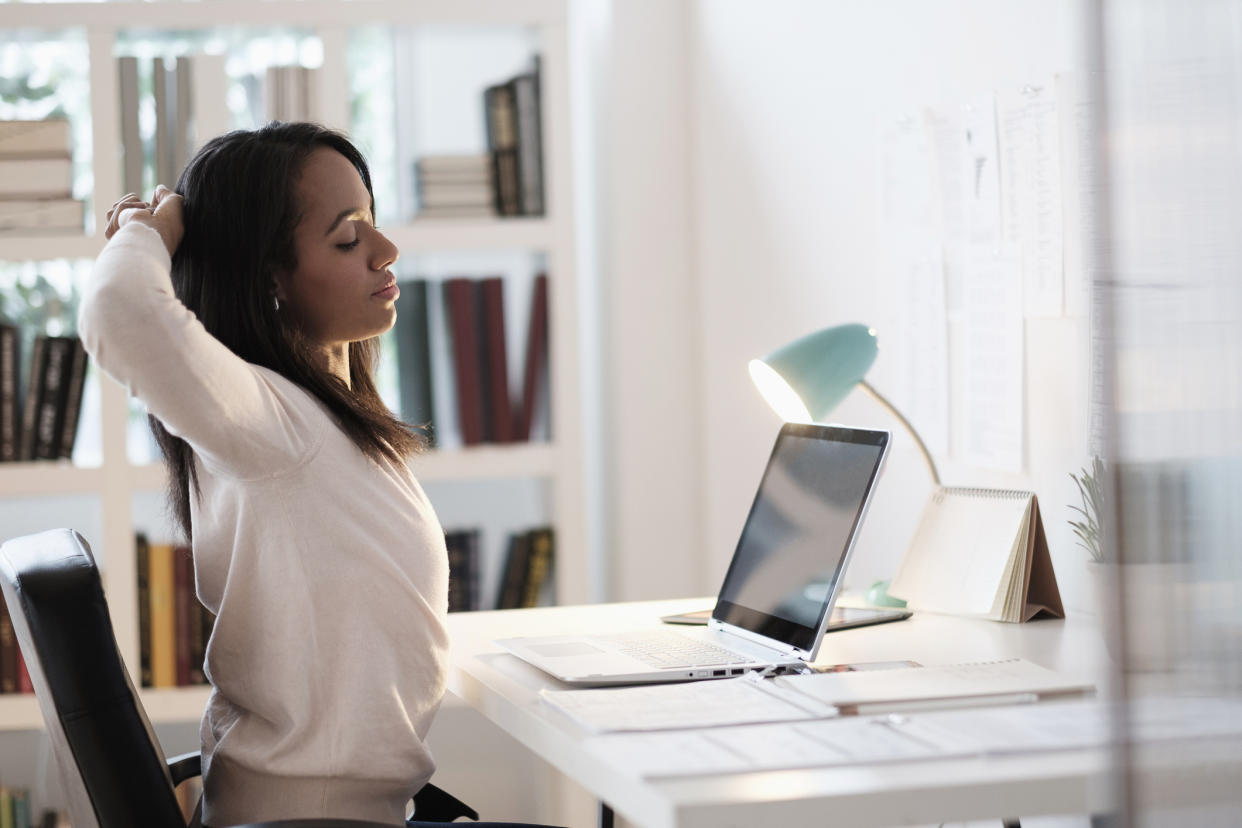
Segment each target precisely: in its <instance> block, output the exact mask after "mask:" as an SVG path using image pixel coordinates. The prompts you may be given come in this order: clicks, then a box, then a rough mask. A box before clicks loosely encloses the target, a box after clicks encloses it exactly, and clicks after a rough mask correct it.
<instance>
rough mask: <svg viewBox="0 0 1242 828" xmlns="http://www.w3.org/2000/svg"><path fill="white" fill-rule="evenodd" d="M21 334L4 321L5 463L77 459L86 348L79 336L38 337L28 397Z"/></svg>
mask: <svg viewBox="0 0 1242 828" xmlns="http://www.w3.org/2000/svg"><path fill="white" fill-rule="evenodd" d="M20 342H21V335H20V332H19V330H18V328H17V326H15V325H9V324H4V323H0V462H12V461H15V460H18V461H27V460H55V459H58V458H65V459H68V458H71V457H72V456H73V446H74V443H75V441H76V438H77V433H78V417H79V414H80V413H81V409H82V391H83V389H84V388H85V386H86V366H87V358H86V350H85V349H84V348H83V347H82V343H81V341H79V340H78V338H77V337H73V336H46V335H43V334H38V335H36V336H35V337H34V340H33V345H32V347H31V354H30V362H29V365H30V369H29V372H28V374H27V381H26V385H25V389H24V393H19V391H21V387H22V385H21V382H20V373H19V366H20V354H19V351H20Z"/></svg>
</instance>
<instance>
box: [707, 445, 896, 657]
mask: <svg viewBox="0 0 1242 828" xmlns="http://www.w3.org/2000/svg"><path fill="white" fill-rule="evenodd" d="M888 436H889V435H888V432H886V431H868V430H864V429H856V428H846V427H843V426H827V425H818V424H814V425H804V424H794V423H786V424H785V425H784V426H783V427H782V428H781V433H780V434H779V435H778V436H777V439H776V445H775V446H774V447H773V449H772V456H771V458H770V459H769V460H768V466H767V469H766V470H765V471H764V474H763V480H762V481H760V483H759V491H758V492H757V493H756V494H755V500H754V503H753V504H752V505H751V508H750V515H749V516H748V517H747V518H746V525H745V526H744V527H743V529H742V536H741V538H740V539H739V540H738V545H737V550H736V551H735V552H734V554H733V561H732V563H731V564H730V565H729V571H728V572H727V573H726V574H725V579H724V585H723V586H722V587H721V589H720V596H719V599H718V600H717V602H716V609H715V612H714V613H713V617H714V618H716V619H717V620H718V621H723V622H725V623H727V624H733V625H735V626H738V627H742V628H743V629H746V630H750V631H751V632H753V633H757V634H759V635H763V636H767V637H768V638H773V639H776V640H778V641H781V642H784V643H785V644H788V645H791V646H794V647H797V648H798V649H799V650H805V651H811V650H812V649H813V648H814V645H815V644H816V642H817V636H818V635H819V634H820V629H821V626H822V625H823V623H824V621H825V619H826V617H827V615H828V613H829V611H830V610H831V605H832V601H833V599H834V598H835V595H836V592H837V588H838V585H839V583H840V579H841V577H842V575H843V574H844V571H845V564H846V559H847V556H848V553H849V550H850V548H851V546H852V545H853V539H854V535H855V533H856V532H857V531H858V526H859V523H860V521H861V518H862V514H863V511H864V508H865V506H866V504H867V500H868V498H869V497H870V493H871V488H872V486H873V485H874V483H875V479H876V476H877V474H878V473H879V469H880V463H881V461H882V460H883V457H884V452H885V450H886V449H887V447H888Z"/></svg>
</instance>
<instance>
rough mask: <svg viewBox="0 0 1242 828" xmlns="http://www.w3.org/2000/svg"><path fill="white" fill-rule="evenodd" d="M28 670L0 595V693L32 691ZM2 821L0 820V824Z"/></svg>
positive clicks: (11, 621) (2, 597)
mask: <svg viewBox="0 0 1242 828" xmlns="http://www.w3.org/2000/svg"><path fill="white" fill-rule="evenodd" d="M33 692H34V686H33V685H32V684H31V683H30V672H29V671H28V670H27V669H26V661H25V659H24V658H22V651H21V648H20V647H18V646H17V636H16V634H15V633H14V631H13V619H12V618H10V617H9V612H8V608H7V607H6V606H5V603H4V596H3V595H0V693H33ZM3 824H4V823H2V822H0V825H3Z"/></svg>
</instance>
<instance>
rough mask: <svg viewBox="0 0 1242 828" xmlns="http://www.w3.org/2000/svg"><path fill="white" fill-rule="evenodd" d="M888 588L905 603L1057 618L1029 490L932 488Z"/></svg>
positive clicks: (1057, 602)
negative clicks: (916, 527) (933, 489)
mask: <svg viewBox="0 0 1242 828" xmlns="http://www.w3.org/2000/svg"><path fill="white" fill-rule="evenodd" d="M888 594H889V595H892V596H894V597H897V598H902V599H904V600H905V601H906V606H907V607H909V608H910V609H914V610H921V611H926V612H940V613H946V614H950V615H965V616H970V617H974V618H989V619H992V620H994V621H1011V622H1021V621H1029V620H1030V619H1032V618H1035V617H1037V616H1040V615H1044V616H1050V617H1053V618H1064V617H1065V610H1064V609H1063V608H1062V606H1061V593H1060V590H1059V589H1058V588H1057V576H1056V574H1055V573H1054V572H1053V570H1052V558H1051V557H1050V556H1049V554H1048V541H1047V539H1046V538H1045V536H1044V524H1043V520H1042V519H1041V517H1040V514H1039V500H1038V499H1037V498H1036V497H1035V495H1034V494H1033V493H1031V492H1023V491H1014V490H1010V489H966V488H939V489H937V490H936V491H934V492H932V495H931V497H930V498H928V501H927V505H926V507H925V508H924V509H923V516H922V518H921V519H920V520H919V525H918V529H916V530H915V533H914V536H913V538H912V539H911V541H910V546H909V547H908V549H907V550H906V554H905V557H904V558H902V561H901V565H900V566H899V567H898V568H897V574H896V575H895V576H894V577H893V580H892V583H891V584H890V585H889V588H888Z"/></svg>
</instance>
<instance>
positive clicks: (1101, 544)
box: [1069, 457, 1185, 671]
mask: <svg viewBox="0 0 1242 828" xmlns="http://www.w3.org/2000/svg"><path fill="white" fill-rule="evenodd" d="M1119 468H1120V467H1119ZM1120 471H1121V472H1122V473H1121V474H1119V475H1118V478H1119V479H1118V480H1115V481H1111V482H1112V483H1113V485H1111V486H1110V485H1109V484H1110V481H1109V480H1108V479H1107V478H1106V476H1105V475H1106V474H1107V473H1108V469H1107V467H1106V466H1105V464H1104V461H1103V460H1101V459H1100V458H1098V457H1093V458H1092V460H1091V466H1090V468H1089V469H1088V468H1084V469H1082V470H1081V472H1080V473H1079V474H1074V473H1073V472H1071V473H1070V478H1071V479H1073V481H1074V483H1075V484H1076V485H1077V487H1078V494H1079V497H1080V499H1081V502H1080V503H1079V504H1078V505H1074V504H1071V505H1070V506H1069V508H1070V509H1071V510H1072V511H1074V512H1076V513H1077V515H1078V518H1077V519H1073V520H1070V521H1069V524H1070V527H1071V529H1073V531H1074V534H1075V536H1077V538H1078V545H1079V546H1081V547H1082V548H1083V549H1085V550H1086V551H1087V554H1088V556H1089V560H1088V561H1087V578H1088V581H1089V582H1090V585H1091V594H1092V595H1093V597H1094V603H1095V607H1096V614H1097V616H1098V617H1099V619H1100V626H1101V628H1102V631H1103V634H1104V642H1105V644H1106V645H1107V647H1108V650H1109V653H1111V654H1112V656H1113V657H1114V658H1118V656H1119V655H1120V653H1121V651H1122V647H1121V639H1120V635H1119V633H1120V624H1119V620H1120V618H1121V612H1120V604H1119V602H1118V598H1119V597H1120V596H1124V597H1125V619H1126V625H1125V629H1126V639H1125V648H1124V649H1125V660H1124V662H1123V664H1124V667H1125V669H1127V670H1137V671H1151V670H1166V669H1169V668H1170V667H1172V666H1173V664H1174V662H1175V660H1176V658H1177V655H1178V652H1179V642H1180V641H1181V640H1182V635H1181V621H1182V619H1181V617H1180V613H1179V608H1178V605H1179V602H1178V597H1179V593H1180V592H1183V591H1184V590H1183V589H1182V588H1181V587H1182V586H1183V584H1184V582H1185V571H1184V567H1183V566H1182V564H1181V562H1180V561H1177V560H1169V559H1168V557H1167V556H1168V555H1169V552H1170V549H1169V548H1168V547H1167V546H1166V544H1165V541H1166V540H1168V539H1166V538H1161V537H1152V536H1151V535H1152V532H1150V531H1146V530H1150V528H1151V527H1153V526H1154V527H1160V526H1162V525H1164V524H1166V523H1167V522H1168V521H1170V520H1172V519H1173V518H1175V517H1176V515H1171V514H1168V513H1167V512H1168V511H1170V510H1171V509H1170V507H1171V504H1170V503H1169V502H1167V501H1168V497H1167V495H1165V491H1164V489H1165V488H1166V487H1167V486H1168V485H1169V479H1170V470H1169V469H1168V468H1166V467H1165V466H1164V465H1163V464H1160V463H1140V464H1132V465H1127V466H1126V467H1125V468H1124V469H1120ZM1172 479H1173V481H1174V482H1178V481H1180V478H1179V477H1178V476H1177V475H1176V474H1173V475H1172ZM1119 489H1120V491H1118V490H1119ZM1113 496H1119V497H1121V498H1123V499H1124V500H1125V504H1126V505H1125V508H1119V509H1117V510H1115V511H1114V510H1113V509H1112V505H1111V503H1110V498H1111V497H1113ZM1110 516H1114V517H1116V518H1117V519H1118V520H1120V521H1121V522H1123V523H1124V524H1125V525H1126V526H1127V528H1128V529H1129V530H1130V531H1129V532H1127V533H1126V534H1127V537H1129V538H1130V544H1129V545H1128V546H1127V549H1126V550H1125V554H1124V555H1122V556H1121V561H1119V560H1118V558H1117V546H1116V543H1117V539H1116V538H1113V537H1110V536H1109V534H1108V533H1109V532H1111V531H1112V528H1111V525H1110V524H1111V520H1110Z"/></svg>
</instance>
